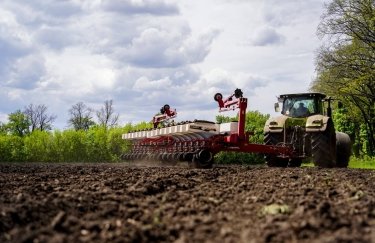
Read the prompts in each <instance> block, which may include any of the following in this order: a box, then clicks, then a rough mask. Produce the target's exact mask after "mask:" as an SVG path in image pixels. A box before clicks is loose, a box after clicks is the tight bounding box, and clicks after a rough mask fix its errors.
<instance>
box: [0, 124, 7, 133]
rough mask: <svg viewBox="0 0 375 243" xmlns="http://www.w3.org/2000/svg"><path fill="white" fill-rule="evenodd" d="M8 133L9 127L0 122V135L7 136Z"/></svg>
mask: <svg viewBox="0 0 375 243" xmlns="http://www.w3.org/2000/svg"><path fill="white" fill-rule="evenodd" d="M7 132H8V128H7V125H6V124H4V123H2V122H0V135H6V134H7Z"/></svg>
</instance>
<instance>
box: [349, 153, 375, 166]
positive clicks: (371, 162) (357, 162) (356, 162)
mask: <svg viewBox="0 0 375 243" xmlns="http://www.w3.org/2000/svg"><path fill="white" fill-rule="evenodd" d="M349 168H360V169H375V158H374V157H367V156H366V157H365V158H356V157H352V158H351V160H350V162H349Z"/></svg>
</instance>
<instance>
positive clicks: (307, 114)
mask: <svg viewBox="0 0 375 243" xmlns="http://www.w3.org/2000/svg"><path fill="white" fill-rule="evenodd" d="M332 100H333V99H332V98H330V97H327V96H326V95H324V94H321V93H300V94H284V95H280V96H279V97H278V102H277V103H275V111H276V112H279V111H280V108H281V115H280V116H278V117H274V118H270V119H269V120H268V121H267V122H266V124H265V127H264V144H266V145H277V146H289V147H292V148H293V156H292V157H284V156H282V155H281V156H280V155H275V154H266V155H265V159H266V163H267V165H268V166H270V167H287V166H289V167H299V166H300V165H301V163H302V161H303V160H305V159H309V158H311V160H312V162H313V163H314V164H315V165H316V166H319V167H347V166H348V163H349V158H350V155H351V147H352V146H351V141H350V138H349V135H348V134H346V133H342V132H337V131H335V127H334V124H333V120H332V108H331V103H332ZM280 103H281V104H282V107H280Z"/></svg>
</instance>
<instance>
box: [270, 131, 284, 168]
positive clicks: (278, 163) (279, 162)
mask: <svg viewBox="0 0 375 243" xmlns="http://www.w3.org/2000/svg"><path fill="white" fill-rule="evenodd" d="M282 141H283V133H270V132H265V133H264V144H265V145H277V144H278V143H280V142H282ZM264 159H265V160H266V164H267V166H268V167H287V166H288V162H289V159H284V158H279V157H277V156H276V155H274V154H266V155H265V156H264Z"/></svg>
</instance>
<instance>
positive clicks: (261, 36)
mask: <svg viewBox="0 0 375 243" xmlns="http://www.w3.org/2000/svg"><path fill="white" fill-rule="evenodd" d="M284 41H285V37H284V36H283V35H281V34H279V33H278V32H277V31H276V30H274V29H272V28H263V29H260V30H258V31H256V32H255V34H254V36H253V37H252V38H251V39H250V40H249V44H250V45H253V46H271V45H280V44H283V43H284Z"/></svg>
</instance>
